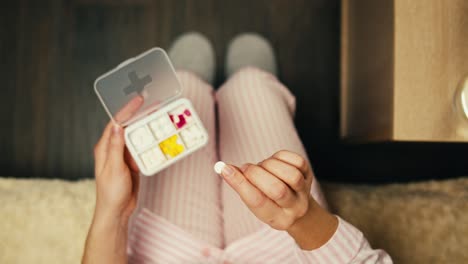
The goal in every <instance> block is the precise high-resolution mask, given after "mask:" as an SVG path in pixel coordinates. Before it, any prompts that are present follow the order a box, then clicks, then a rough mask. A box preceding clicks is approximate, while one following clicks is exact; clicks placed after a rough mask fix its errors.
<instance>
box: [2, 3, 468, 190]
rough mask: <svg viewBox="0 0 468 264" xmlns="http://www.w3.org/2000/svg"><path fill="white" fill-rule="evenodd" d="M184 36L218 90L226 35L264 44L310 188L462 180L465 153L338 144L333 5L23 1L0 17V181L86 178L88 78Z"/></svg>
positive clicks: (91, 118) (92, 137)
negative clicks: (286, 93)
mask: <svg viewBox="0 0 468 264" xmlns="http://www.w3.org/2000/svg"><path fill="white" fill-rule="evenodd" d="M192 30H196V31H200V32H202V33H204V34H206V35H207V36H208V37H209V38H210V39H211V40H212V41H213V43H214V45H215V49H216V52H217V62H218V65H219V66H221V67H219V68H218V73H217V80H216V83H217V84H220V83H222V82H223V76H222V72H223V67H222V65H223V57H224V52H225V46H226V44H227V42H228V41H229V40H230V39H231V38H232V37H234V36H235V35H236V34H238V33H240V32H243V31H255V32H259V33H261V34H263V35H264V36H265V37H267V38H269V39H270V40H271V41H272V43H273V45H274V47H275V48H276V50H277V55H278V60H279V68H280V79H281V80H282V81H283V82H284V83H285V84H286V85H287V86H288V87H290V89H291V90H292V91H293V92H294V93H295V94H296V96H297V99H298V112H297V116H296V124H297V127H298V129H299V132H300V135H301V137H302V139H303V141H304V144H305V146H306V148H307V150H308V152H309V155H310V158H311V160H312V162H313V165H314V168H315V171H316V174H317V176H318V177H319V178H320V179H326V180H340V181H349V182H357V181H367V182H384V181H407V180H418V179H425V178H445V177H453V176H458V175H462V174H466V173H468V166H466V165H465V160H466V158H465V157H464V154H465V153H468V147H467V146H466V145H464V144H429V143H382V144H367V145H350V144H345V143H343V142H341V141H340V140H339V136H338V135H339V127H338V120H339V116H338V107H339V56H340V54H339V39H340V38H339V31H340V3H339V1H338V0H293V1H284V0H262V1H261V0H255V1H252V0H223V1H221V0H203V1H195V0H192V1H189V0H179V1H175V0H157V1H149V0H135V1H131V0H125V1H123V0H122V1H117V0H115V1H114V0H74V1H71V0H70V1H66V0H49V1H33V0H30V1H28V0H22V1H9V3H8V5H6V4H3V6H2V7H1V9H0V56H1V57H0V63H1V64H0V76H1V80H2V82H3V83H2V86H1V88H0V89H1V90H2V94H1V96H0V98H1V99H0V107H1V108H0V111H1V129H0V147H1V149H0V160H1V161H0V162H1V163H0V165H1V166H0V175H2V176H16V177H46V178H66V179H78V178H85V177H93V174H92V172H93V157H92V147H93V145H94V144H95V142H96V141H97V139H98V137H99V135H100V133H101V131H102V129H103V127H104V125H105V123H106V122H107V121H108V117H107V116H106V115H105V113H104V111H103V109H102V107H101V105H100V103H99V102H98V100H97V98H96V96H95V94H94V92H93V88H92V84H93V81H94V79H95V78H96V77H97V76H99V75H100V74H102V73H103V72H105V71H107V70H109V69H110V68H112V67H114V66H116V65H117V64H118V63H119V62H121V61H123V60H124V59H126V58H128V57H131V56H134V55H136V54H139V53H141V52H142V51H145V50H147V49H149V48H151V47H153V46H161V47H163V48H167V47H168V46H169V45H170V43H171V41H172V40H173V39H174V38H175V37H176V36H178V35H179V34H181V33H183V32H186V31H192ZM369 111H372V109H369Z"/></svg>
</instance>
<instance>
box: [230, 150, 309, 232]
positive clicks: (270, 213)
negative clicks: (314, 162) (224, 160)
mask: <svg viewBox="0 0 468 264" xmlns="http://www.w3.org/2000/svg"><path fill="white" fill-rule="evenodd" d="M221 174H222V176H223V178H224V179H225V180H226V181H227V183H228V184H229V185H230V186H231V187H232V188H233V189H234V190H235V191H236V192H237V193H238V194H239V195H240V197H241V198H242V200H243V201H244V203H245V204H246V205H247V206H248V207H249V208H250V210H251V211H252V212H253V213H254V214H255V215H256V216H257V217H258V218H259V219H260V220H261V221H263V222H265V223H267V224H268V225H270V226H271V227H272V228H274V229H278V230H286V231H288V230H289V229H290V228H291V227H293V225H294V224H295V223H296V222H297V221H298V220H299V219H301V218H302V217H303V216H304V215H305V214H306V213H307V212H308V210H309V206H310V203H311V201H312V202H315V201H313V198H312V197H311V195H310V188H311V185H312V181H313V178H314V177H313V173H312V170H311V168H310V166H309V165H308V162H307V161H306V160H305V159H304V158H303V157H301V156H300V155H298V154H296V153H293V152H290V151H285V150H282V151H279V152H277V153H275V154H274V155H273V156H271V157H269V158H268V159H266V160H264V161H262V162H260V163H258V164H256V165H255V164H245V165H243V166H242V167H241V168H237V167H235V166H232V165H226V166H224V168H223V169H222V173H221Z"/></svg>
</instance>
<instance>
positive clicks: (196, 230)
mask: <svg viewBox="0 0 468 264" xmlns="http://www.w3.org/2000/svg"><path fill="white" fill-rule="evenodd" d="M178 76H179V78H180V80H181V82H182V85H183V87H184V94H183V95H184V97H186V98H188V99H190V100H191V101H192V103H193V104H194V107H195V109H196V110H197V112H198V114H199V116H200V118H201V120H202V122H203V123H204V125H205V126H206V128H207V131H208V133H209V135H210V142H209V144H208V145H207V146H206V147H205V148H203V149H202V150H200V151H198V152H196V153H195V154H193V155H191V156H189V157H187V158H185V159H183V160H182V161H180V162H178V163H177V164H176V165H174V166H172V167H170V168H168V169H166V170H164V171H163V172H161V173H159V174H158V175H155V176H153V177H142V183H141V189H140V194H139V195H140V196H139V204H138V208H137V211H136V213H135V214H134V218H133V219H132V220H131V227H130V236H129V248H128V252H129V261H130V262H131V263H391V262H392V261H391V259H390V257H389V256H388V255H387V254H386V253H385V252H384V251H382V250H373V249H372V248H371V247H370V246H369V244H368V243H367V241H366V239H365V238H364V237H363V235H362V233H361V232H360V231H359V230H357V229H356V228H355V227H353V226H352V225H350V224H349V223H347V222H345V221H344V220H343V219H341V218H338V219H339V225H338V229H337V230H336V232H335V234H334V235H333V237H332V238H331V239H330V240H329V241H328V242H327V243H326V244H325V245H323V246H322V247H321V248H318V249H316V250H312V251H305V250H301V249H300V248H299V247H298V246H297V245H296V243H295V241H294V240H293V239H292V238H291V237H290V236H289V235H288V234H287V233H286V232H284V231H277V230H274V229H272V228H270V227H269V226H268V225H266V224H264V223H262V222H261V221H259V220H258V219H257V218H256V217H255V216H254V215H253V214H252V213H251V212H250V211H249V210H248V208H247V207H246V206H245V205H244V204H243V203H242V202H241V200H240V199H239V197H238V195H237V194H236V193H235V192H234V191H233V190H232V189H231V188H230V187H229V186H228V185H227V184H226V183H224V182H223V181H222V180H221V178H220V177H219V176H217V175H216V174H215V173H214V172H213V164H214V163H215V162H216V161H217V160H223V161H225V162H228V163H233V164H236V165H241V164H243V163H245V162H251V163H256V162H259V161H261V160H263V159H265V158H267V157H269V156H271V155H272V154H273V153H274V152H276V151H278V150H280V149H287V150H290V151H294V152H296V153H299V154H301V155H303V156H304V157H306V153H305V151H304V148H303V146H302V143H301V141H300V139H299V136H298V134H297V132H296V130H295V128H294V122H293V115H294V110H295V99H294V97H293V96H292V94H291V93H290V92H289V90H288V89H287V88H286V87H284V86H283V85H282V84H281V83H280V82H279V81H278V80H277V79H276V78H275V77H274V76H272V75H270V74H268V73H266V72H263V71H261V70H259V69H256V68H244V69H242V70H241V71H239V72H238V73H236V74H235V75H234V76H232V77H231V78H230V79H229V80H228V81H227V82H226V83H225V84H224V85H223V86H222V87H221V88H220V89H219V90H218V91H217V92H216V93H214V92H213V89H212V88H211V87H210V86H209V85H207V84H206V83H204V82H203V81H201V80H200V79H199V78H197V77H196V76H195V75H193V74H191V73H188V72H178ZM215 107H217V110H218V111H217V112H218V120H216V118H215V116H216V115H215V113H216V111H215ZM217 124H218V126H217ZM216 132H218V133H216ZM216 135H218V136H219V137H216ZM311 193H312V196H313V197H314V198H315V199H316V200H317V201H318V203H320V204H321V205H322V206H324V207H326V203H325V199H324V197H323V195H322V193H321V191H320V186H319V184H318V182H317V181H314V183H313V186H312V189H311Z"/></svg>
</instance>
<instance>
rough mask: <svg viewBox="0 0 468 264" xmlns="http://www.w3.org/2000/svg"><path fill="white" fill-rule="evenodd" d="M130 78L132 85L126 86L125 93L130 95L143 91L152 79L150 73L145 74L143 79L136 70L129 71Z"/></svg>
mask: <svg viewBox="0 0 468 264" xmlns="http://www.w3.org/2000/svg"><path fill="white" fill-rule="evenodd" d="M128 78H129V79H130V85H129V86H127V87H125V88H124V93H125V94H126V95H129V94H131V93H133V92H135V93H141V92H142V91H143V88H145V86H146V85H147V84H148V83H150V82H151V81H152V79H151V76H150V75H145V76H143V77H142V78H141V79H140V78H138V75H137V74H136V72H135V71H131V72H129V73H128Z"/></svg>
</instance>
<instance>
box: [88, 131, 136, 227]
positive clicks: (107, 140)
mask: <svg viewBox="0 0 468 264" xmlns="http://www.w3.org/2000/svg"><path fill="white" fill-rule="evenodd" d="M94 157H95V175H96V211H95V217H99V216H100V215H104V216H106V217H107V216H111V217H119V218H123V219H125V218H128V217H130V215H131V214H132V212H133V210H134V209H135V207H136V202H137V195H138V185H139V175H138V166H137V165H136V163H135V161H134V160H133V159H132V158H131V156H130V153H129V152H128V150H127V149H126V147H125V142H124V136H123V129H122V128H121V127H120V126H117V125H114V124H113V123H112V122H110V123H109V124H108V125H107V126H106V128H105V130H104V132H103V134H102V137H101V139H100V140H99V141H98V143H97V144H96V146H95V148H94Z"/></svg>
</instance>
